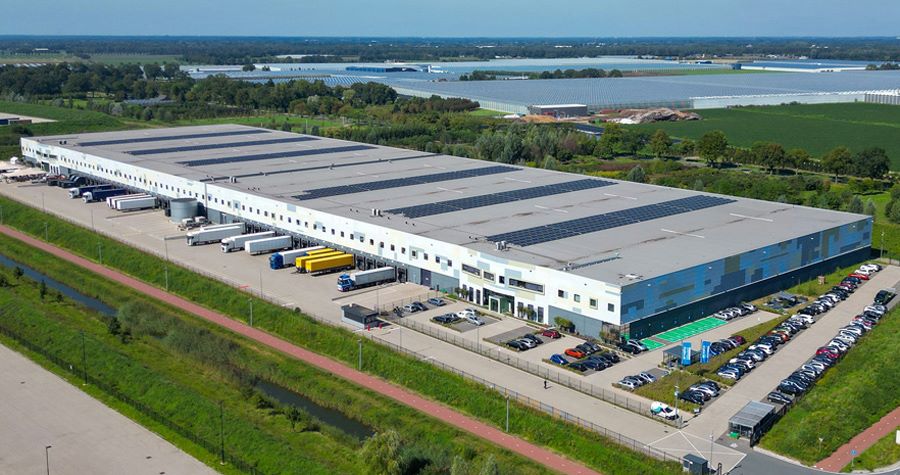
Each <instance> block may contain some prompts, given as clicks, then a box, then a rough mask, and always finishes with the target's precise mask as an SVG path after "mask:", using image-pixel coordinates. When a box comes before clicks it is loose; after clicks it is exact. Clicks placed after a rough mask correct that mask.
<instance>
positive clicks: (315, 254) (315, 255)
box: [294, 247, 344, 272]
mask: <svg viewBox="0 0 900 475" xmlns="http://www.w3.org/2000/svg"><path fill="white" fill-rule="evenodd" d="M343 253H344V252H343V251H336V250H334V249H329V248H327V247H326V248H325V249H320V250H318V251H310V252H308V253H307V254H306V255H305V256H301V257H298V258H297V259H296V260H295V261H294V265H295V267H297V272H306V270H305V269H304V267H305V266H306V261H311V260H313V259H319V258H321V257H331V256H339V255H341V254H343Z"/></svg>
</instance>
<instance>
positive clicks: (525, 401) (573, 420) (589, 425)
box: [370, 334, 681, 463]
mask: <svg viewBox="0 0 900 475" xmlns="http://www.w3.org/2000/svg"><path fill="white" fill-rule="evenodd" d="M370 335H371V338H373V339H374V338H378V337H377V336H376V335H374V334H370ZM378 343H379V344H381V345H383V346H386V347H388V348H390V349H392V350H394V351H397V352H399V353H404V354H406V355H409V356H412V357H413V358H416V359H418V360H420V361H426V362H428V363H431V364H432V365H434V366H437V367H438V368H440V369H442V370H444V371H447V372H450V373H453V374H455V375H457V376H460V377H462V378H465V379H468V380H470V381H474V382H476V383H479V384H482V385H484V386H486V387H488V388H490V389H492V390H495V391H497V392H498V393H500V395H502V396H503V397H506V398H509V400H510V401H512V402H516V403H518V404H520V405H522V406H525V407H529V408H531V409H535V410H537V411H540V412H543V413H545V414H548V415H550V416H551V417H553V418H554V419H558V420H561V421H564V422H567V423H569V424H573V425H575V426H578V427H581V428H582V429H585V430H588V431H590V432H594V433H596V434H599V435H601V436H603V437H606V438H607V439H609V440H610V441H612V442H615V443H617V444H619V445H621V446H623V447H626V448H629V449H631V450H633V451H635V452H638V453H640V454H644V455H647V456H649V457H653V458H656V459H659V460H662V461H664V462H678V463H680V462H681V458H680V457H678V456H675V455H672V454H670V453H668V452H666V451H664V450H660V449H657V448H655V447H651V446H649V445H647V444H644V443H643V442H640V441H638V440H635V439H632V438H631V437H628V436H627V435H622V434H621V433H619V432H616V431H614V430H610V429H607V428H606V427H603V426H601V425H597V424H594V423H593V422H591V421H587V420H584V419H582V418H580V417H578V416H575V415H572V414H569V413H568V412H565V411H561V410H559V409H557V408H555V407H553V406H551V405H549V404H547V403H544V402H541V401H539V400H537V399H534V398H531V397H528V396H526V395H524V394H521V393H519V392H517V391H514V390H512V389H509V388H506V387H503V386H500V385H498V384H497V383H495V382H493V381H488V380H486V379H484V378H481V377H479V376H476V375H474V374H470V373H467V372H465V371H463V370H461V369H458V368H454V367H453V366H450V365H447V364H445V363H442V362H440V361H437V360H435V359H434V358H432V357H430V356H426V355H423V354H421V353H418V352H416V351H413V350H409V349H406V348H403V347H401V346H398V345H396V344H394V343H391V342H389V341H384V340H379V341H378Z"/></svg>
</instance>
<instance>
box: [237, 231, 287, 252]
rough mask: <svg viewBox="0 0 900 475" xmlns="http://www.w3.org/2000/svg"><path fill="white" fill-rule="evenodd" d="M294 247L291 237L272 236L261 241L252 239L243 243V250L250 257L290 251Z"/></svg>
mask: <svg viewBox="0 0 900 475" xmlns="http://www.w3.org/2000/svg"><path fill="white" fill-rule="evenodd" d="M293 245H294V238H292V237H291V236H274V237H267V238H263V239H254V240H252V241H247V242H246V243H244V250H245V251H247V253H248V254H250V255H251V256H255V255H257V254H262V253H264V252H275V251H283V250H285V249H290V248H291V247H292V246H293Z"/></svg>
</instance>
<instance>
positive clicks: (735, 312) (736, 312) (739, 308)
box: [712, 302, 757, 322]
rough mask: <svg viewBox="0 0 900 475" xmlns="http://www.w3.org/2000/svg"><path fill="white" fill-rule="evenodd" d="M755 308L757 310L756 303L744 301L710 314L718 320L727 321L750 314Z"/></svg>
mask: <svg viewBox="0 0 900 475" xmlns="http://www.w3.org/2000/svg"><path fill="white" fill-rule="evenodd" d="M756 310H757V308H756V305H753V304H752V303H746V302H745V303H741V304H738V305H736V306H734V307H729V308H726V309H724V310H719V311H718V312H716V313H714V314H713V315H712V316H713V317H716V318H718V319H720V320H725V321H726V322H727V321H730V320H732V319H735V318H737V317H745V316H747V315H750V314H751V313H753V312H755V311H756Z"/></svg>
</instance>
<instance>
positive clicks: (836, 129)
mask: <svg viewBox="0 0 900 475" xmlns="http://www.w3.org/2000/svg"><path fill="white" fill-rule="evenodd" d="M697 112H698V113H699V114H700V115H701V116H702V117H703V120H699V121H692V122H661V123H655V124H644V125H637V126H634V127H638V128H641V129H644V130H648V131H651V132H652V131H654V130H656V129H663V130H665V131H666V132H668V133H669V134H670V135H672V136H675V137H682V138H690V139H697V138H699V137H700V136H702V135H703V134H704V133H706V132H709V131H711V130H721V131H723V132H725V135H726V136H727V137H728V141H729V143H731V144H734V145H738V146H742V147H749V146H750V145H753V142H756V141H770V142H778V143H780V144H782V145H784V147H785V148H787V149H790V148H794V147H800V148H804V149H806V150H807V151H809V152H810V153H811V154H813V155H814V156H821V155H823V154H825V153H826V152H828V151H829V150H831V149H833V148H835V147H838V146H842V145H843V146H847V147H849V148H850V149H851V150H854V151H857V150H860V149H862V148H865V147H873V146H877V147H882V148H884V149H885V150H886V151H887V153H888V156H889V157H891V160H892V169H893V170H900V107H896V106H889V105H881V104H864V103H854V104H811V105H784V106H767V107H740V108H732V109H708V110H699V111H697Z"/></svg>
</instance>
